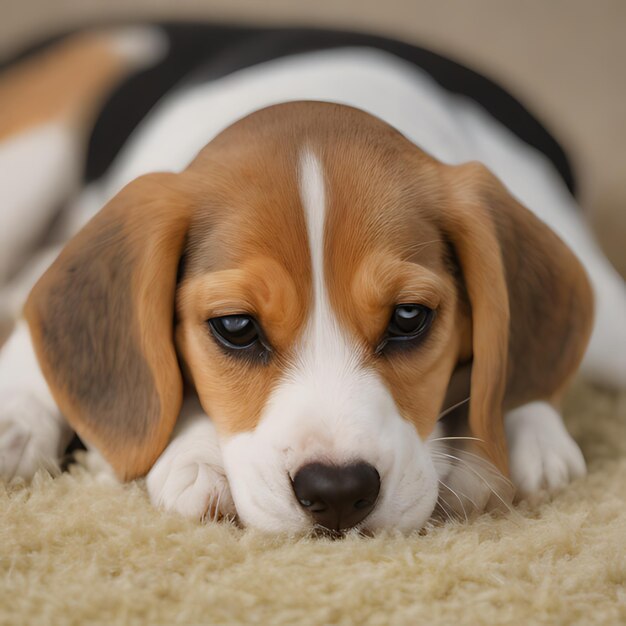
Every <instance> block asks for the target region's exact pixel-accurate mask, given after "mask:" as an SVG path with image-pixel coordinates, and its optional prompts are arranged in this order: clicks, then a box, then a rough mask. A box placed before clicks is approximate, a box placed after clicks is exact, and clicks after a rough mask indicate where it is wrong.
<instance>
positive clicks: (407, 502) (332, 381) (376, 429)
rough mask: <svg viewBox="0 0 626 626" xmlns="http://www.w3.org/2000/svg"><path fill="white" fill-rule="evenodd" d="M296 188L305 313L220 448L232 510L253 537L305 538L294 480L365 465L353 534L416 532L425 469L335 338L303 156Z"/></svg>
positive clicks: (407, 429) (427, 463)
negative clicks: (368, 501) (370, 499)
mask: <svg viewBox="0 0 626 626" xmlns="http://www.w3.org/2000/svg"><path fill="white" fill-rule="evenodd" d="M298 180H299V183H300V196H301V202H302V206H303V210H304V212H305V217H306V224H307V235H308V240H309V246H310V254H311V268H312V272H313V281H312V283H313V299H312V302H313V304H312V309H311V313H310V316H309V319H308V322H307V326H306V329H305V331H304V333H303V335H302V338H301V340H300V342H299V345H298V346H297V347H296V355H297V356H296V358H295V359H294V361H293V363H292V364H291V366H290V368H289V369H288V370H287V371H285V373H284V376H283V379H282V381H281V383H280V384H279V385H278V386H277V388H276V389H275V390H274V391H273V393H272V394H271V396H270V398H269V400H268V402H267V405H266V406H265V408H264V410H263V412H262V414H261V418H260V420H259V423H258V426H257V427H256V429H255V430H254V431H251V432H247V433H242V434H238V435H235V436H233V437H231V438H229V439H228V440H226V441H224V442H223V446H222V447H223V453H224V463H225V468H226V472H227V475H228V479H229V482H230V486H231V490H232V493H233V498H234V500H235V504H236V507H237V511H238V513H239V516H240V518H241V519H242V521H243V522H244V523H245V524H247V525H249V526H253V527H257V528H260V529H263V530H268V531H272V532H276V531H286V532H298V531H302V530H306V529H307V528H309V527H311V525H312V522H311V520H310V519H309V517H308V516H307V514H306V513H305V512H304V511H303V510H302V508H301V507H300V505H299V504H298V502H297V500H296V498H295V496H294V493H293V490H292V487H291V479H292V478H293V477H294V476H295V474H296V473H297V471H298V470H299V469H300V468H301V467H302V466H303V465H306V464H307V463H311V462H316V461H317V462H323V463H324V462H326V463H331V464H335V465H341V464H345V463H350V462H356V461H365V462H366V463H369V464H371V465H373V466H374V467H375V468H376V470H377V471H378V473H379V475H380V478H381V491H380V495H379V498H378V502H377V505H376V508H375V509H374V511H373V512H372V513H371V514H370V515H369V516H368V518H366V520H365V521H364V522H363V524H362V525H363V526H364V527H367V528H370V529H377V528H400V529H404V530H413V529H416V528H420V527H421V526H422V525H423V524H424V522H425V521H426V520H427V519H428V517H429V516H430V514H431V513H432V510H433V507H434V505H435V501H436V498H437V479H436V476H435V471H434V468H433V464H432V461H431V459H430V456H429V454H428V452H427V450H426V447H425V446H424V445H423V444H422V442H421V440H420V438H419V436H418V434H417V432H416V430H415V428H414V427H413V425H411V424H410V423H409V422H407V421H406V420H404V419H403V418H402V417H401V416H400V415H399V413H398V410H397V407H396V405H395V402H394V401H393V398H392V396H391V394H390V393H389V391H388V390H387V389H386V388H385V386H384V384H383V382H382V381H381V380H380V378H379V376H378V375H377V374H376V373H375V372H373V371H370V370H368V369H365V367H364V366H363V355H362V353H361V348H359V347H358V346H357V345H356V343H355V342H353V341H351V340H350V338H349V337H348V336H347V334H346V333H345V332H344V331H343V330H342V328H341V327H340V325H339V323H338V321H337V319H336V317H335V315H334V312H333V310H332V308H331V306H330V302H329V298H328V293H327V289H326V281H325V278H324V240H325V239H324V232H325V217H326V201H325V200H326V192H325V183H324V174H323V168H322V165H321V163H320V161H319V160H318V159H317V157H316V156H315V154H313V152H311V151H310V150H304V151H303V152H302V154H301V157H300V162H299V168H298ZM416 384H419V383H418V381H416Z"/></svg>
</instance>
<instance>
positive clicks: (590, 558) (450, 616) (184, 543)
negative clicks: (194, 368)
mask: <svg viewBox="0 0 626 626" xmlns="http://www.w3.org/2000/svg"><path fill="white" fill-rule="evenodd" d="M566 417H567V422H568V426H569V428H570V430H571V432H572V433H573V434H574V435H575V437H576V438H577V440H578V441H579V442H580V443H581V445H582V448H583V452H584V454H585V456H586V458H587V460H588V463H589V476H588V477H587V478H586V479H584V480H581V481H578V482H577V483H575V484H573V485H572V486H571V487H570V488H568V489H567V490H566V491H564V492H563V493H562V494H560V495H559V496H558V497H556V498H555V499H554V500H553V501H552V502H550V503H544V504H542V505H539V506H537V507H535V508H529V507H527V506H524V505H521V506H519V507H517V508H516V510H515V511H514V512H513V513H512V514H508V515H507V516H505V517H500V518H498V519H495V518H492V517H489V516H482V517H480V518H478V519H476V520H473V521H471V522H470V523H465V522H463V523H461V522H459V523H448V524H446V525H444V526H441V527H438V528H434V529H431V530H430V531H429V532H427V533H426V534H424V535H418V534H415V535H413V536H409V537H403V536H399V535H384V536H376V537H374V538H363V537H358V536H349V537H347V538H346V539H344V540H341V541H332V540H330V539H314V538H299V539H293V538H292V539H289V538H268V537H264V536H261V535H259V534H257V533H254V532H250V531H243V530H240V529H238V528H236V527H234V526H231V525H229V524H226V523H208V524H197V523H192V522H189V521H185V520H183V519H180V518H179V517H177V516H175V515H170V514H164V513H161V512H158V511H155V510H153V509H152V508H151V506H150V504H149V502H148V500H147V497H146V494H145V491H144V488H143V485H142V484H141V483H134V484H129V485H123V486H122V485H116V484H112V483H111V482H110V481H104V480H102V479H101V478H98V476H96V475H95V474H93V473H91V472H90V471H89V469H88V468H87V466H86V464H85V463H83V465H82V466H80V465H79V466H74V467H73V469H72V471H71V472H70V473H65V474H63V475H61V476H60V477H57V478H51V477H50V476H48V475H44V474H39V475H37V477H36V478H35V480H34V481H33V483H32V484H30V485H23V484H13V485H11V486H8V487H7V486H0V623H1V624H11V625H15V624H96V623H102V624H268V625H270V626H280V625H282V624H312V625H313V624H314V625H319V624H392V625H393V624H411V625H413V624H422V623H424V624H429V625H434V624H455V625H459V626H460V625H463V624H472V625H478V624H515V625H516V626H517V625H520V624H581V625H582V624H584V625H589V624H623V623H626V394H621V395H620V394H609V393H606V392H601V391H599V390H596V389H592V388H590V387H588V386H584V385H582V384H578V385H577V386H576V387H575V388H574V390H573V392H572V393H571V394H570V396H569V398H568V405H567V411H566ZM84 461H85V459H84Z"/></svg>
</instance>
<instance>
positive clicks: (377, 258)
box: [351, 254, 451, 343]
mask: <svg viewBox="0 0 626 626" xmlns="http://www.w3.org/2000/svg"><path fill="white" fill-rule="evenodd" d="M351 287H352V288H351V295H352V298H353V302H354V303H355V305H356V306H355V308H356V309H358V310H359V314H360V315H359V320H358V322H357V320H355V323H359V325H361V326H362V329H363V333H364V335H365V337H366V338H367V341H368V342H369V343H375V342H377V341H378V339H379V337H380V335H381V332H382V330H384V328H385V327H386V325H387V322H388V321H389V315H390V312H391V309H392V308H393V307H394V306H396V305H398V304H403V303H406V304H409V303H410V304H421V305H424V306H427V307H428V308H430V309H433V310H436V309H437V308H438V307H439V305H440V304H441V302H442V300H445V299H446V297H449V293H450V290H451V286H450V285H449V284H448V282H447V281H446V280H442V279H441V278H440V277H438V276H437V275H436V274H435V273H434V272H432V271H430V270H428V269H426V268H425V267H422V266H420V265H417V264H416V263H410V262H408V261H401V260H399V259H396V258H393V257H391V256H390V255H383V254H373V255H371V256H369V257H368V258H366V259H365V260H364V261H363V263H362V264H361V265H360V266H359V268H358V269H357V271H356V273H355V275H354V278H353V280H352V285H351ZM381 329H382V330H381Z"/></svg>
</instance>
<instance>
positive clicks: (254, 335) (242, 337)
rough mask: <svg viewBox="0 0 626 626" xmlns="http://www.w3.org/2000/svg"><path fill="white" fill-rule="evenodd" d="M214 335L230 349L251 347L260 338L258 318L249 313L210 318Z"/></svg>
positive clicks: (210, 325)
mask: <svg viewBox="0 0 626 626" xmlns="http://www.w3.org/2000/svg"><path fill="white" fill-rule="evenodd" d="M209 327H210V329H211V332H212V333H213V336H214V337H215V338H216V339H217V340H218V341H219V342H220V343H221V344H222V345H223V346H224V347H226V348H229V349H230V350H245V349H247V348H251V347H252V346H254V345H255V344H256V343H258V342H259V340H260V332H259V327H258V324H257V322H256V320H255V319H254V318H253V317H250V316H249V315H226V316H224V317H214V318H213V319H210V320H209Z"/></svg>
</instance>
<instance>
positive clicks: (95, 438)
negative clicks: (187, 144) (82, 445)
mask: <svg viewBox="0 0 626 626" xmlns="http://www.w3.org/2000/svg"><path fill="white" fill-rule="evenodd" d="M177 178H178V177H177V176H176V175H174V174H151V175H147V176H143V177H141V178H139V179H137V180H135V181H134V182H132V183H131V184H130V185H128V186H127V187H125V188H124V189H123V190H122V191H121V192H120V193H119V194H118V195H117V196H116V197H115V198H114V199H113V200H111V201H110V202H109V203H108V204H107V205H106V206H105V207H104V208H103V209H102V211H100V213H98V214H97V215H96V216H95V217H94V218H93V219H92V220H91V221H90V222H89V223H88V224H87V226H85V228H84V229H83V230H82V231H81V232H80V233H79V234H78V235H76V237H74V239H72V240H71V241H70V243H69V244H68V245H67V246H66V248H65V249H64V250H63V252H62V253H61V254H60V256H59V257H58V259H57V260H56V261H55V263H54V264H53V265H52V266H51V267H50V269H48V271H47V272H46V273H45V274H44V275H43V277H42V278H41V279H40V280H39V282H38V283H37V284H36V285H35V287H34V288H33V290H32V292H31V294H30V297H29V299H28V302H27V304H26V309H25V316H26V319H27V321H28V323H29V326H30V330H31V335H32V337H33V343H34V346H35V350H36V352H37V356H38V358H39V362H40V364H41V366H42V371H43V373H44V376H45V377H46V380H47V381H48V385H49V386H50V389H51V391H52V394H53V395H54V398H55V400H56V401H57V403H58V405H59V408H60V409H61V411H62V412H63V414H64V415H65V416H66V418H67V420H68V421H69V423H70V424H71V425H72V427H73V428H74V429H75V430H76V432H77V433H78V434H79V435H80V436H81V437H83V438H84V439H85V440H86V441H87V442H89V443H90V444H93V445H94V446H95V447H96V448H97V449H98V450H99V451H100V452H101V453H102V454H103V456H104V457H105V458H106V459H107V460H108V461H109V463H111V465H112V466H113V468H114V469H115V471H116V473H117V474H118V475H119V476H120V477H121V478H123V479H131V478H134V477H137V476H140V475H143V474H145V473H146V472H147V471H148V470H149V469H150V467H151V466H152V464H153V463H154V461H155V460H156V458H157V457H158V456H159V454H160V453H161V451H162V450H163V449H164V447H165V446H166V444H167V441H168V439H169V436H170V434H171V431H172V429H173V427H174V424H175V422H176V418H177V416H178V412H179V410H180V405H181V402H182V378H181V373H180V371H179V367H178V363H177V358H176V351H175V348H174V343H173V320H174V297H175V288H176V274H177V268H178V263H179V260H180V256H181V253H182V249H183V246H184V242H185V236H186V233H187V230H188V227H189V222H190V219H191V203H190V202H188V201H187V199H186V198H185V196H184V195H183V194H182V192H180V191H178V190H177V185H178V183H177Z"/></svg>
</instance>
